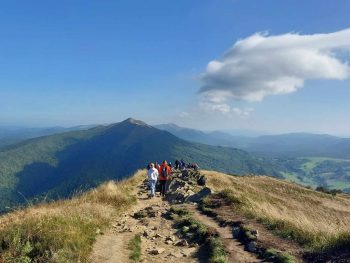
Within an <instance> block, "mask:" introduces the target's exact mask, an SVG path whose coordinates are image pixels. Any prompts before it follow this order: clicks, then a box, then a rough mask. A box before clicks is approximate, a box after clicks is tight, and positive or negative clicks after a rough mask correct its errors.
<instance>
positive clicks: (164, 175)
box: [147, 160, 199, 198]
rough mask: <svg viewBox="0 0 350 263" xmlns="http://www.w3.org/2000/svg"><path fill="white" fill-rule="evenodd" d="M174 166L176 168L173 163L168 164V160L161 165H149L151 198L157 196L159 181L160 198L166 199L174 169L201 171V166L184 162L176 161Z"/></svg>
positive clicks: (148, 174) (156, 163)
mask: <svg viewBox="0 0 350 263" xmlns="http://www.w3.org/2000/svg"><path fill="white" fill-rule="evenodd" d="M174 164H175V166H174V167H172V164H171V162H169V163H168V162H167V161H166V160H164V161H163V162H162V164H161V165H159V164H158V162H155V163H149V164H148V165H147V170H148V171H147V176H148V183H149V190H150V197H151V198H152V197H155V196H156V186H157V181H158V179H159V183H160V196H161V197H165V195H166V192H167V187H168V181H170V180H171V174H172V172H173V170H174V169H175V170H184V169H194V170H198V169H199V166H198V165H197V164H196V163H192V164H191V163H189V164H186V163H185V162H184V160H181V161H179V160H176V161H175V163H174Z"/></svg>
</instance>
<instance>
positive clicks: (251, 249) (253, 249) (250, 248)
mask: <svg viewBox="0 0 350 263" xmlns="http://www.w3.org/2000/svg"><path fill="white" fill-rule="evenodd" d="M246 248H247V250H248V251H249V252H252V253H254V252H256V251H257V243H256V242H255V241H252V242H249V243H248V244H247V246H246Z"/></svg>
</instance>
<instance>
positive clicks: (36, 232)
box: [0, 171, 145, 262]
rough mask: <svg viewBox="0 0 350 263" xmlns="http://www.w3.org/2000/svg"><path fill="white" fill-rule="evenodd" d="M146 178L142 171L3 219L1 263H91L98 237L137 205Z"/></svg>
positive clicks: (1, 224)
mask: <svg viewBox="0 0 350 263" xmlns="http://www.w3.org/2000/svg"><path fill="white" fill-rule="evenodd" d="M144 177H145V172H144V171H138V172H136V173H135V175H134V176H132V177H131V178H129V179H126V180H123V181H120V182H113V181H110V182H107V183H104V184H102V185H101V186H99V187H98V188H96V189H93V190H91V191H89V192H87V193H84V194H81V195H79V196H76V197H74V198H72V199H70V200H63V201H57V202H52V203H48V204H42V205H37V206H33V207H29V208H26V209H23V210H18V211H15V212H12V213H9V214H7V215H4V216H2V217H0V244H2V246H1V247H0V262H32V261H33V262H88V257H89V253H90V251H91V248H92V244H93V242H94V240H95V237H96V235H97V234H98V232H99V231H100V230H102V231H103V229H104V228H105V227H106V226H108V224H109V223H110V221H111V219H113V216H116V215H117V214H118V213H119V212H121V211H124V210H125V209H127V208H128V207H130V206H131V205H132V204H134V203H135V202H136V198H135V196H134V195H133V193H132V192H133V188H134V187H135V186H136V185H137V184H138V183H139V182H140V181H141V180H143V178H144Z"/></svg>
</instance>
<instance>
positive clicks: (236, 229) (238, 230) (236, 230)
mask: <svg viewBox="0 0 350 263" xmlns="http://www.w3.org/2000/svg"><path fill="white" fill-rule="evenodd" d="M240 233H241V228H240V227H238V226H236V227H234V228H233V229H232V234H233V237H234V238H238V237H239V235H240Z"/></svg>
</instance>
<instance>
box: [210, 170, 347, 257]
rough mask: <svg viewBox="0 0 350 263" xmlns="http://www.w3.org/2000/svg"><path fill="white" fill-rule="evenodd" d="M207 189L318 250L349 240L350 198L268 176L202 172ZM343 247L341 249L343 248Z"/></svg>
mask: <svg viewBox="0 0 350 263" xmlns="http://www.w3.org/2000/svg"><path fill="white" fill-rule="evenodd" d="M203 173H204V174H206V175H207V177H208V184H209V186H211V187H213V189H215V190H216V191H224V192H225V193H226V194H227V195H229V196H230V197H231V198H232V199H233V200H240V201H242V202H243V203H242V204H241V205H240V209H241V210H242V211H243V212H244V213H246V214H247V215H250V216H254V217H256V218H258V219H260V220H262V221H264V222H268V223H270V224H271V226H272V228H274V229H275V231H276V232H279V234H282V235H286V236H291V237H292V238H295V239H296V240H297V241H299V242H300V243H301V244H304V245H306V246H308V247H310V248H313V249H316V250H319V249H327V248H328V247H331V246H334V245H337V243H339V242H343V243H344V242H348V241H349V240H350V198H349V196H347V195H337V196H332V195H330V194H325V193H320V192H316V191H313V190H310V189H307V188H304V187H302V186H300V185H297V184H294V183H289V182H285V181H282V180H278V179H275V178H271V177H267V176H244V177H238V176H228V175H225V174H222V173H218V172H212V171H203ZM343 243H342V245H343Z"/></svg>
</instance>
